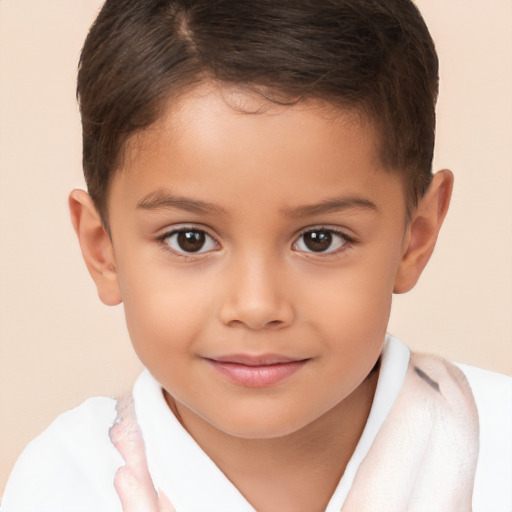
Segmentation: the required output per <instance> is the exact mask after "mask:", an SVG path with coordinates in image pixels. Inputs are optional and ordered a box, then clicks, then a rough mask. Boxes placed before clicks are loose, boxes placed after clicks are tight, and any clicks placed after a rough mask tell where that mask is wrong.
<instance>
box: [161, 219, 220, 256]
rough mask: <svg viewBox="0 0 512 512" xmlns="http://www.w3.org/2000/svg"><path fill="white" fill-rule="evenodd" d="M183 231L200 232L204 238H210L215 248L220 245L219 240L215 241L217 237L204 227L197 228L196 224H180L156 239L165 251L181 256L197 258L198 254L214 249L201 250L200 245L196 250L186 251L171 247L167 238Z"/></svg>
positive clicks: (201, 254)
mask: <svg viewBox="0 0 512 512" xmlns="http://www.w3.org/2000/svg"><path fill="white" fill-rule="evenodd" d="M185 233H196V234H202V235H203V236H205V238H206V239H207V240H208V239H209V240H210V243H211V242H213V243H214V244H215V246H216V247H217V248H219V247H220V244H219V242H218V241H217V239H216V238H215V237H214V236H212V235H211V234H210V233H208V231H206V230H205V229H202V228H198V227H196V226H180V227H179V228H175V229H172V230H170V231H167V232H166V233H164V234H163V235H161V236H159V237H158V241H159V242H160V243H161V244H162V246H163V248H164V249H165V250H166V251H169V252H171V253H172V254H173V255H175V256H178V257H182V258H197V257H198V256H204V255H206V254H208V253H209V252H212V251H214V250H215V249H208V250H202V249H203V247H201V248H200V249H199V250H197V251H189V252H187V251H186V250H184V249H181V250H176V249H174V248H173V247H171V245H170V243H169V240H170V239H171V238H172V237H173V236H175V235H180V234H185ZM206 243H207V242H206Z"/></svg>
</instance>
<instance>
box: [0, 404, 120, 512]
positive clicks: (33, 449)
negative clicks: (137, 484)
mask: <svg viewBox="0 0 512 512" xmlns="http://www.w3.org/2000/svg"><path fill="white" fill-rule="evenodd" d="M115 406H116V401H115V400H114V399H111V398H106V397H97V398H90V399H88V400H86V401H85V402H84V403H83V404H81V405H80V406H78V407H76V408H75V409H72V410H70V411H67V412H65V413H64V414H61V415H60V416H59V417H58V418H57V419H56V420H55V421H54V422H53V423H52V424H51V425H50V426H49V427H48V428H47V429H46V430H45V431H44V432H43V433H42V434H40V435H39V436H38V437H37V438H35V439H34V440H33V441H32V442H30V443H29V444H28V446H27V447H26V448H25V450H24V451H23V453H22V454H21V456H20V458H19V459H18V461H17V462H16V465H15V467H14V469H13V471H12V473H11V476H10V478H9V481H8V483H7V487H6V491H5V494H4V496H3V499H2V512H21V511H23V512H31V511H34V512H35V511H36V510H37V511H38V512H45V511H52V512H60V511H62V512H64V511H66V512H74V511H77V512H79V511H80V512H82V511H97V510H102V511H105V512H110V511H112V512H114V511H116V512H117V511H120V504H119V502H118V499H117V496H116V495H115V491H114V488H113V485H112V480H113V477H114V474H115V471H116V470H117V468H118V467H119V466H120V465H121V463H122V459H121V457H120V455H119V454H118V453H117V451H116V450H115V448H114V447H113V446H112V444H111V443H110V440H109V436H108V431H109V428H110V426H111V425H112V423H113V421H114V419H115V417H116V410H115Z"/></svg>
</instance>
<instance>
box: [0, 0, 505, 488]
mask: <svg viewBox="0 0 512 512" xmlns="http://www.w3.org/2000/svg"><path fill="white" fill-rule="evenodd" d="M417 3H418V5H419V7H420V9H421V10H422V12H423V15H424V17H425V19H426V21H427V24H428V25H429V27H430V29H431V32H432V35H433V37H434V40H435V41H436V44H437V48H438V53H439V56H440V60H441V93H440V98H439V105H438V137H437V147H436V155H435V162H434V169H435V170H437V169H441V168H450V169H452V170H453V171H454V173H455V191H454V196H453V199H452V206H451V210H450V212H449V214H448V218H447V220H446V223H445V226H444V228H443V231H442V233H441V236H440V239H439V242H438V247H437V249H436V251H435V253H434V256H433V258H432V260H431V263H430V265H429V266H428V267H427V269H426V271H425V273H424V275H423V277H422V279H421V280H420V283H419V284H418V286H417V287H416V288H415V289H414V290H413V291H412V292H410V293H409V294H406V295H404V296H397V297H396V298H395V301H394V306H393V312H392V318H391V323H390V327H389V331H390V332H391V333H392V334H394V335H395V336H398V337H399V338H401V339H402V340H404V341H406V342H407V343H408V344H409V345H410V346H411V347H412V348H414V349H417V350H420V351H427V352H435V353H438V354H440V355H442V356H444V357H446V358H448V359H451V360H455V361H458V362H463V363H468V364H472V365H477V366H481V367H483V368H487V369H490V370H495V371H500V372H503V373H507V374H509V375H511V374H512V348H511V346H512V264H511V262H512V94H511V91H512V69H511V68H512V31H511V29H510V27H511V26H512V1H511V0H421V1H418V2H417ZM100 4H101V1H100V0H72V1H70V0H0V343H1V345H0V379H1V387H0V411H1V414H2V417H1V421H0V443H1V445H0V494H1V492H2V490H3V486H4V483H5V480H6V478H7V475H8V473H9V471H10V469H11V467H12V465H13V463H14V461H15V459H16V457H17V456H18V455H19V453H20V452H21V450H22V448H23V446H24V445H25V444H26V443H27V442H28V441H29V440H30V439H31V438H33V437H34V436H35V435H37V434H38V433H39V432H41V430H43V429H44V428H45V427H46V426H47V425H48V424H49V423H50V422H51V421H52V420H53V419H54V418H55V417H56V416H57V414H59V413H60V412H63V411H64V410H66V409H69V408H71V407H74V406H76V405H78V404H79V403H81V402H82V401H83V400H84V399H85V398H86V397H88V396H92V395H98V394H102V395H117V394H120V393H122V392H123V391H126V390H128V389H129V386H130V383H131V382H133V380H134V378H135V376H136V375H137V374H138V372H139V371H140V370H141V365H140V363H139V362H138V361H137V359H136V357H135V355H134V353H133V351H132V349H131V346H130V342H129V339H128V335H127V332H126V329H125V326H124V319H123V311H122V308H121V307H116V308H108V307H106V306H104V305H102V304H101V303H100V301H99V300H98V298H97V295H96V290H95V288H94V286H93V283H92V280H91V279H90V277H89V275H88V273H87V271H86V268H85V265H84V264H83V261H82V257H81V254H80V252H79V247H78V243H77V242H76V240H75V235H74V233H73V230H72V228H71V224H70V221H69V215H68V211H67V196H68V193H69V191H70V190H71V189H72V188H75V187H83V186H84V185H83V179H82V173H81V134H80V122H79V115H78V108H77V104H76V100H75V75H76V66H77V62H78V56H79V52H80V48H81V45H82V43H83V40H84V37H85V35H86V32H87V29H88V27H89V25H90V24H91V22H92V21H93V19H94V17H95V14H96V13H97V11H98V9H99V7H100Z"/></svg>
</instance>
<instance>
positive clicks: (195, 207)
mask: <svg viewBox="0 0 512 512" xmlns="http://www.w3.org/2000/svg"><path fill="white" fill-rule="evenodd" d="M137 209H140V210H163V209H173V210H183V211H186V212H191V213H202V214H206V213H216V214H225V213H226V211H225V210H224V209H223V208H221V207H220V206H218V205H216V204H213V203H209V202H207V201H199V200H197V199H189V198H187V197H180V196H174V195H172V194H170V193H169V192H166V191H164V190H157V191H155V192H151V193H149V194H147V195H146V196H144V197H143V198H142V199H141V200H140V201H139V203H138V204H137Z"/></svg>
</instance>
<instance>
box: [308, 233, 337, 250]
mask: <svg viewBox="0 0 512 512" xmlns="http://www.w3.org/2000/svg"><path fill="white" fill-rule="evenodd" d="M303 236H304V244H305V245H306V247H307V248H308V249H309V250H310V251H314V252H323V251H326V250H327V249H329V247H330V246H331V244H332V233H330V232H329V231H309V232H308V233H304V235H303Z"/></svg>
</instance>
